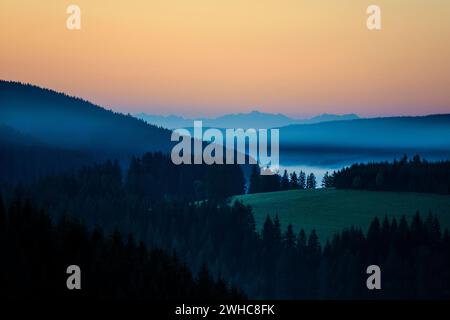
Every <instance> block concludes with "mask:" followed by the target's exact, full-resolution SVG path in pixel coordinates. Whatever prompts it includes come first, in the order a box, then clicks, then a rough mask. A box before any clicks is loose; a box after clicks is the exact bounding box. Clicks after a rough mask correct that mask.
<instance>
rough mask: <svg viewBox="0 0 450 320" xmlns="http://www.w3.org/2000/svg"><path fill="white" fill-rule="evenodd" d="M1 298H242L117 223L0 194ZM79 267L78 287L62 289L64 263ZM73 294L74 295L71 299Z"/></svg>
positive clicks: (224, 285)
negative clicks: (78, 217) (54, 212)
mask: <svg viewBox="0 0 450 320" xmlns="http://www.w3.org/2000/svg"><path fill="white" fill-rule="evenodd" d="M0 255H1V257H2V260H1V261H2V262H1V263H0V283H1V286H0V298H1V299H2V300H3V301H4V300H5V299H6V300H17V299H25V298H33V299H42V300H47V301H48V299H51V301H53V302H54V301H55V300H64V299H68V298H70V299H75V301H77V300H78V301H85V300H96V301H97V300H112V299H113V300H117V299H120V300H176V299H183V301H185V300H209V299H213V300H215V299H242V298H244V295H243V294H242V292H241V291H240V290H238V289H236V288H235V287H233V288H229V287H228V285H227V284H226V283H225V281H224V280H223V279H222V278H218V279H217V280H215V279H214V278H213V277H212V275H211V273H210V271H209V269H208V268H207V266H206V265H205V264H204V265H203V266H202V268H201V269H200V272H199V273H198V276H197V277H193V276H192V274H191V272H190V271H189V269H188V268H187V267H186V266H185V265H184V264H182V262H181V261H180V259H179V258H178V257H177V255H176V254H175V253H174V254H172V255H167V254H166V253H164V252H163V251H161V250H160V249H152V250H149V249H147V246H146V245H145V244H144V243H143V242H142V241H139V242H137V241H136V240H135V238H134V237H133V236H129V237H128V238H127V239H126V240H124V238H123V237H122V236H121V234H120V232H119V231H117V230H116V231H115V232H113V233H112V234H111V235H109V236H107V235H104V234H103V232H102V230H101V229H100V228H95V229H94V230H93V231H89V230H88V229H87V228H86V227H85V226H84V225H83V224H81V223H79V222H77V221H75V220H72V219H68V218H67V217H63V218H62V219H60V220H59V222H58V223H56V224H55V223H53V222H52V219H51V218H50V217H49V216H48V215H47V214H46V213H45V212H43V211H41V210H37V209H36V208H35V207H33V206H32V205H31V204H30V203H29V202H25V201H22V200H20V199H15V200H14V201H12V202H11V204H10V205H9V206H8V208H5V207H4V205H3V201H2V197H1V195H0ZM70 265H77V266H79V267H80V269H81V290H68V288H67V286H66V281H67V278H68V277H69V275H68V274H67V273H66V270H67V267H68V266H70ZM71 301H73V300H71Z"/></svg>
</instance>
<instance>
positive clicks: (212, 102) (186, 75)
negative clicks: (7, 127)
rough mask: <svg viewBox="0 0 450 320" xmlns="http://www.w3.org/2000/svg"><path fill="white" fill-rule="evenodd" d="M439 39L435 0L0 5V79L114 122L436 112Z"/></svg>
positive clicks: (448, 33) (446, 53)
mask: <svg viewBox="0 0 450 320" xmlns="http://www.w3.org/2000/svg"><path fill="white" fill-rule="evenodd" d="M69 4H77V5H79V6H80V8H81V14H82V20H81V21H82V29H81V30H80V31H69V30H67V29H66V19H67V14H66V8H67V6H68V5H69ZM370 4H377V5H379V6H380V7H381V10H382V27H383V29H382V30H381V31H369V30H367V28H366V18H367V15H366V8H367V7H368V6H369V5H370ZM449 39H450V1H448V0H428V1H425V0H394V1H393V0H373V1H372V0H371V1H364V0H315V1H311V0H227V1H224V0H223V1H213V0H189V1H186V0H127V1H119V0H116V1H100V0H72V1H64V0H47V1H45V2H44V1H39V0H27V1H25V0H2V1H1V2H0V79H4V80H16V81H22V82H28V83H33V84H36V85H39V86H43V87H47V88H51V89H55V90H57V91H63V92H66V93H68V94H71V95H75V96H79V97H82V98H85V99H87V100H90V101H92V102H94V103H97V104H100V105H102V106H104V107H107V108H111V109H113V110H117V111H121V112H125V113H126V112H131V113H134V112H147V113H151V114H178V115H184V116H214V115H220V114H224V113H230V112H248V111H251V110H255V109H257V110H259V111H264V112H276V113H278V112H281V113H285V114H288V115H291V116H308V115H314V114H319V113H357V114H359V115H362V116H378V115H418V114H431V113H450V90H449V88H450V40H449Z"/></svg>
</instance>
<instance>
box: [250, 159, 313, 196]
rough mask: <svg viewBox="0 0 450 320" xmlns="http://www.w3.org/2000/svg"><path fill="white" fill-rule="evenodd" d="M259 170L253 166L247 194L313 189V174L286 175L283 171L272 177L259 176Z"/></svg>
mask: <svg viewBox="0 0 450 320" xmlns="http://www.w3.org/2000/svg"><path fill="white" fill-rule="evenodd" d="M261 170H262V169H261V168H259V167H258V166H253V167H252V171H251V174H250V179H249V186H248V190H247V192H248V193H260V192H273V191H285V190H304V189H315V188H316V187H317V180H316V176H315V175H314V173H310V174H308V175H307V174H306V173H305V172H303V171H300V172H299V173H298V175H297V173H296V172H295V171H293V172H292V173H290V174H288V172H287V170H284V173H283V175H280V174H278V173H274V174H272V175H261Z"/></svg>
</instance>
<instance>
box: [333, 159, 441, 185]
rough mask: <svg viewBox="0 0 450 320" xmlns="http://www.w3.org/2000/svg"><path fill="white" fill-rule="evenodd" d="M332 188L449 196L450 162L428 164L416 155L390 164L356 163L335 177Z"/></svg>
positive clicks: (336, 173) (338, 172) (340, 171)
mask: <svg viewBox="0 0 450 320" xmlns="http://www.w3.org/2000/svg"><path fill="white" fill-rule="evenodd" d="M333 186H335V187H336V188H339V189H366V190H384V191H409V192H426V193H438V194H450V161H439V162H428V161H426V160H424V159H421V158H420V156H419V155H416V156H414V157H413V158H412V159H410V160H408V158H407V156H404V157H403V158H402V159H400V160H394V161H393V162H391V163H389V162H380V163H368V164H353V165H352V166H350V167H348V168H344V169H342V170H339V171H337V172H335V173H334V174H333Z"/></svg>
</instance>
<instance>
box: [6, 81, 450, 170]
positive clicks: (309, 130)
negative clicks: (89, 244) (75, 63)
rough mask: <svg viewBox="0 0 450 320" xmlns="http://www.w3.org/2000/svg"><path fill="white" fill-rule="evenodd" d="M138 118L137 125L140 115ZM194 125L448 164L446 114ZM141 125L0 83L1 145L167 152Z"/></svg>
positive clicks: (165, 138) (177, 121)
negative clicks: (267, 131) (432, 156)
mask: <svg viewBox="0 0 450 320" xmlns="http://www.w3.org/2000/svg"><path fill="white" fill-rule="evenodd" d="M139 117H140V118H141V119H142V118H144V116H143V115H142V114H141V115H140V116H139ZM151 119H154V120H151ZM158 119H159V120H158ZM161 119H165V121H166V122H162V120H161ZM157 120H158V121H157ZM201 120H203V121H204V123H203V126H204V127H205V128H206V127H217V128H222V129H225V128H245V129H246V128H249V127H252V128H271V127H280V148H281V150H295V151H296V152H305V151H306V150H311V149H328V150H337V151H336V152H338V153H345V152H347V151H345V150H348V149H371V150H387V149H389V150H397V151H400V150H418V151H425V152H428V151H430V152H432V151H436V150H437V151H438V152H444V153H445V154H449V157H450V115H449V114H444V115H429V116H418V117H409V116H408V117H385V118H371V119H360V118H358V116H357V115H355V114H349V115H341V116H340V115H329V114H324V115H320V116H317V117H314V118H310V119H304V120H298V119H292V118H289V117H287V116H285V115H282V114H268V113H261V112H257V111H254V112H250V113H242V114H230V115H225V116H222V117H218V118H214V119H201ZM145 121H148V122H150V123H155V124H157V125H159V126H165V127H167V128H176V127H192V125H193V122H192V121H193V120H192V119H184V118H181V117H177V116H169V117H161V116H148V118H146V120H145ZM145 121H143V120H140V119H137V118H135V117H133V116H129V115H124V114H120V113H116V112H113V111H110V110H106V109H104V108H102V107H99V106H96V105H94V104H92V103H90V102H88V101H85V100H82V99H79V98H75V97H70V96H67V95H65V94H63V93H58V92H55V91H52V90H48V89H43V88H39V87H37V86H33V85H25V84H21V83H17V82H7V81H0V144H2V145H6V144H7V145H8V146H11V145H13V144H16V145H18V146H20V145H24V144H27V145H31V146H32V147H33V148H38V147H39V146H40V145H41V144H43V145H45V148H47V149H49V148H55V151H54V152H58V153H60V151H61V149H64V150H68V151H76V152H78V153H80V152H81V153H83V154H86V155H88V156H89V158H94V159H114V158H117V159H119V160H128V159H129V158H130V157H131V156H133V155H141V154H142V153H144V152H149V151H161V152H164V153H168V152H170V150H171V149H172V146H173V144H174V142H171V141H170V135H171V131H170V130H168V129H164V128H160V127H157V126H154V125H150V124H148V123H146V122H145ZM293 123H294V124H293ZM39 148H40V147H39ZM1 152H2V150H0V153H1ZM377 152H378V151H377ZM83 159H86V158H85V157H84V156H83ZM61 161H64V160H63V158H61ZM83 161H84V160H83Z"/></svg>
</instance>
